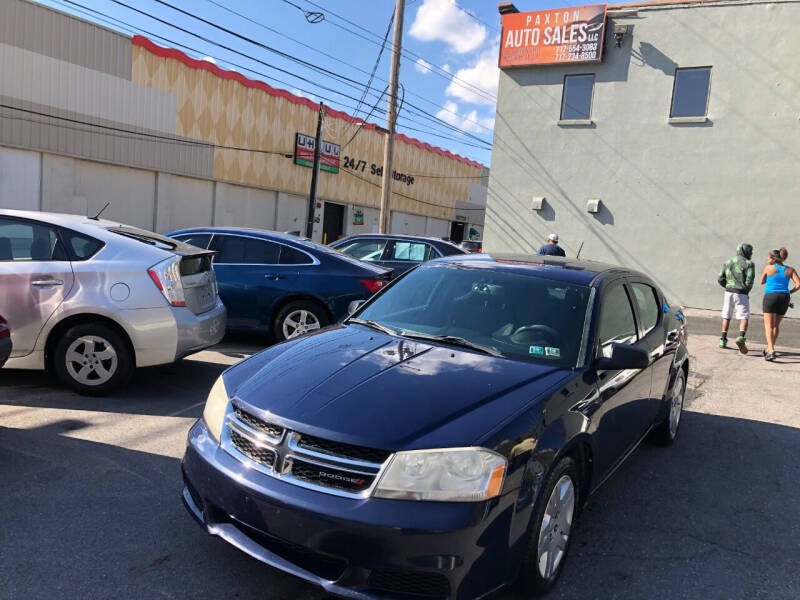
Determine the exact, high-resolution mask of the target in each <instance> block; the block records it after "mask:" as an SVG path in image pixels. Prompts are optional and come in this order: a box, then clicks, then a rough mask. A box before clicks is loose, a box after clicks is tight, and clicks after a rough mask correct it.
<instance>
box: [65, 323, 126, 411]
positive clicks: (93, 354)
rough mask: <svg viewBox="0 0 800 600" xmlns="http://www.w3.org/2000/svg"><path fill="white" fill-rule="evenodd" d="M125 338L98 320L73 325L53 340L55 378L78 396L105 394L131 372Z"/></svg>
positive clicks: (121, 382) (124, 379)
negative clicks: (97, 321)
mask: <svg viewBox="0 0 800 600" xmlns="http://www.w3.org/2000/svg"><path fill="white" fill-rule="evenodd" d="M134 366H135V365H134V362H133V355H132V353H131V351H130V349H129V348H128V344H127V343H126V341H125V340H124V339H123V338H122V336H120V334H119V333H117V332H116V331H115V330H114V329H112V328H111V327H108V326H107V325H104V324H102V323H85V324H82V325H75V326H74V327H71V328H69V329H68V330H67V332H66V333H65V334H64V335H63V336H61V339H59V340H58V341H57V342H56V345H55V348H54V351H53V370H54V371H55V374H56V376H57V377H58V379H59V381H60V382H61V383H62V384H63V385H64V386H66V387H68V388H70V389H71V390H73V391H75V392H77V393H79V394H81V395H82V396H105V395H107V394H110V393H111V392H113V391H114V390H116V389H118V388H119V387H120V386H121V385H123V384H124V383H126V382H127V381H128V379H130V376H131V375H132V374H133V369H134Z"/></svg>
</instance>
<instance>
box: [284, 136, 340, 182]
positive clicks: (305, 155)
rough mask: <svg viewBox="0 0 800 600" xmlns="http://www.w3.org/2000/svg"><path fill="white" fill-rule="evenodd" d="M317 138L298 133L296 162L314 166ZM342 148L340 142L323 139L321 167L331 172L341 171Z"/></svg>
mask: <svg viewBox="0 0 800 600" xmlns="http://www.w3.org/2000/svg"><path fill="white" fill-rule="evenodd" d="M315 142H316V139H314V136H312V135H306V134H304V133H298V134H297V136H296V137H295V146H294V163H295V164H296V165H303V166H304V167H313V166H314V146H315V145H316V144H315ZM340 154H341V148H340V147H339V144H334V143H332V142H326V141H324V140H323V142H322V148H321V149H320V157H319V168H320V169H321V170H323V171H329V172H331V173H338V172H339V155H340Z"/></svg>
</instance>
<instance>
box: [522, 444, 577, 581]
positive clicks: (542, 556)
mask: <svg viewBox="0 0 800 600" xmlns="http://www.w3.org/2000/svg"><path fill="white" fill-rule="evenodd" d="M579 497H580V496H579V490H578V469H577V467H576V465H575V461H574V460H572V459H571V458H569V457H565V458H562V459H561V460H560V461H559V462H558V463H557V464H556V466H555V468H554V469H553V470H552V471H551V472H550V475H549V476H548V478H547V480H546V481H545V484H544V487H543V488H542V492H541V494H540V495H539V499H538V500H537V501H536V508H535V510H534V512H533V522H532V523H531V533H530V539H529V541H528V548H527V550H526V551H525V556H524V558H523V560H522V569H521V571H520V575H519V583H520V587H521V588H522V591H523V592H525V593H526V594H530V595H533V596H541V595H542V594H545V593H547V592H548V591H550V589H551V588H552V587H553V585H555V583H556V581H557V580H558V578H559V576H560V575H561V571H562V569H563V568H564V563H565V561H566V558H567V553H568V552H569V546H570V543H571V542H572V537H573V531H574V528H573V525H574V523H575V517H576V515H577V509H578V498H579Z"/></svg>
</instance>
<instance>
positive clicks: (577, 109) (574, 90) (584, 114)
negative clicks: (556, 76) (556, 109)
mask: <svg viewBox="0 0 800 600" xmlns="http://www.w3.org/2000/svg"><path fill="white" fill-rule="evenodd" d="M593 91H594V74H591V75H567V76H565V77H564V95H563V97H562V99H561V120H562V121H588V120H589V119H591V118H592V92H593Z"/></svg>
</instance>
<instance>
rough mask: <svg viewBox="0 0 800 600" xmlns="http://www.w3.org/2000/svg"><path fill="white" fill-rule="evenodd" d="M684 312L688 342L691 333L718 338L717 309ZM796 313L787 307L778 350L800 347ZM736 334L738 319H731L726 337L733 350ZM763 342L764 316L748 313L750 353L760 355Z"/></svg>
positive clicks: (799, 331)
mask: <svg viewBox="0 0 800 600" xmlns="http://www.w3.org/2000/svg"><path fill="white" fill-rule="evenodd" d="M684 314H685V315H686V322H687V324H688V328H689V340H690V343H691V339H692V336H693V335H712V336H714V337H716V338H717V339H719V334H720V331H721V328H722V317H721V316H720V314H719V311H718V310H705V309H700V308H687V309H684ZM797 314H800V311H798V309H789V312H788V313H786V318H785V319H784V320H783V322H781V332H780V336H779V337H778V345H777V348H776V349H777V350H778V351H779V352H780V350H781V348H783V349H788V348H800V319H798V318H794V317H793V315H797ZM737 335H739V321H737V320H736V319H732V320H731V324H730V328H729V329H728V339H729V340H730V342H729V345H730V346H733V348H734V350H735V349H736V345H735V344H734V343H733V340H735V339H736V336H737ZM715 343H716V341H715ZM765 343H766V339H765V338H764V318H763V317H762V316H761V315H750V324H749V326H748V328H747V345H748V346H749V347H750V350H751V353H753V350H755V351H756V352H757V354H758V355H761V349H762V348H763V347H764V345H765Z"/></svg>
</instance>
